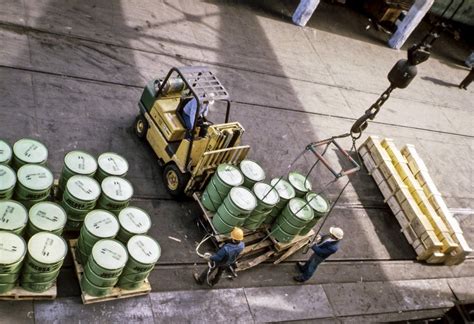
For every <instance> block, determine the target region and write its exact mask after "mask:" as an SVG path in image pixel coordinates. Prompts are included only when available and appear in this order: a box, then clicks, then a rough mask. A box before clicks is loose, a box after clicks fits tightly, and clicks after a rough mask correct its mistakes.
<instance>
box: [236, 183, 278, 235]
mask: <svg viewBox="0 0 474 324" xmlns="http://www.w3.org/2000/svg"><path fill="white" fill-rule="evenodd" d="M252 191H253V193H254V194H255V197H256V198H257V206H256V207H255V209H254V210H253V211H252V213H250V215H249V216H248V217H247V218H246V220H245V223H244V227H245V228H247V229H249V230H256V229H257V228H259V227H260V226H261V225H262V224H263V222H265V220H266V219H267V217H269V214H270V213H271V211H272V209H273V208H274V207H275V205H276V204H277V203H278V202H279V200H280V196H279V195H278V192H277V191H276V190H275V189H274V188H272V186H270V185H268V184H266V183H263V182H257V183H256V184H255V185H254V186H253V189H252Z"/></svg>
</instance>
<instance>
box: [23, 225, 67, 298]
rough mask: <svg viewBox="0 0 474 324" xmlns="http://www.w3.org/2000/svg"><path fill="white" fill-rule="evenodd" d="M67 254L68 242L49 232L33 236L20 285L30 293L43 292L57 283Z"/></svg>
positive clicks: (29, 242) (29, 243)
mask: <svg viewBox="0 0 474 324" xmlns="http://www.w3.org/2000/svg"><path fill="white" fill-rule="evenodd" d="M66 253H67V245H66V241H65V240H64V239H63V238H62V237H61V236H58V235H56V234H53V233H49V232H40V233H37V234H35V235H33V236H32V237H31V238H30V240H29V241H28V254H27V256H26V261H25V265H24V267H23V270H22V274H21V279H20V284H21V286H22V287H23V288H24V289H26V290H29V291H34V292H43V291H46V290H48V289H49V288H51V287H52V286H53V285H54V283H55V282H56V278H57V277H58V274H59V270H60V269H61V266H62V265H63V261H64V258H65V257H66Z"/></svg>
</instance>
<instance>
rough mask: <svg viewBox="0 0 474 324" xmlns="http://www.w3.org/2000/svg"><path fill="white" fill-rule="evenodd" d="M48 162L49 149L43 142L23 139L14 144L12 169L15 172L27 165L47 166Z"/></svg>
mask: <svg viewBox="0 0 474 324" xmlns="http://www.w3.org/2000/svg"><path fill="white" fill-rule="evenodd" d="M47 160H48V149H47V148H46V146H44V145H43V144H42V143H41V142H38V141H36V140H33V139H29V138H23V139H21V140H18V141H17V142H16V143H15V144H13V161H12V167H13V169H15V170H18V169H20V168H21V167H22V166H24V165H26V164H40V165H46V161H47Z"/></svg>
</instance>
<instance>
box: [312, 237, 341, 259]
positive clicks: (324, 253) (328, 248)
mask: <svg viewBox="0 0 474 324" xmlns="http://www.w3.org/2000/svg"><path fill="white" fill-rule="evenodd" d="M311 249H312V250H313V251H314V253H315V254H316V255H317V256H319V257H320V258H322V259H326V258H327V257H329V256H330V255H331V254H333V253H336V251H337V250H338V249H339V241H336V240H329V241H323V242H322V243H319V244H314V245H313V246H312V247H311Z"/></svg>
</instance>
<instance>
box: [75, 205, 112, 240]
mask: <svg viewBox="0 0 474 324" xmlns="http://www.w3.org/2000/svg"><path fill="white" fill-rule="evenodd" d="M84 226H85V227H86V229H87V231H88V232H89V233H91V234H92V235H94V236H96V237H101V238H109V237H114V236H115V235H117V233H118V231H119V229H120V225H119V223H118V221H117V218H116V217H115V215H114V214H112V213H111V212H108V211H106V210H102V209H96V210H93V211H91V212H89V213H88V214H87V215H86V218H85V219H84Z"/></svg>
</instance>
